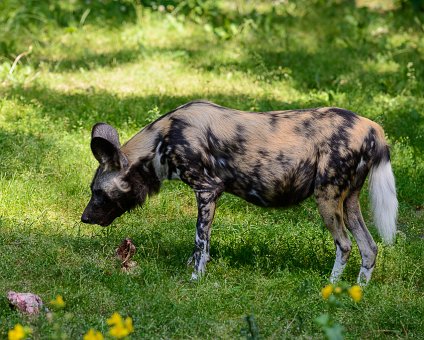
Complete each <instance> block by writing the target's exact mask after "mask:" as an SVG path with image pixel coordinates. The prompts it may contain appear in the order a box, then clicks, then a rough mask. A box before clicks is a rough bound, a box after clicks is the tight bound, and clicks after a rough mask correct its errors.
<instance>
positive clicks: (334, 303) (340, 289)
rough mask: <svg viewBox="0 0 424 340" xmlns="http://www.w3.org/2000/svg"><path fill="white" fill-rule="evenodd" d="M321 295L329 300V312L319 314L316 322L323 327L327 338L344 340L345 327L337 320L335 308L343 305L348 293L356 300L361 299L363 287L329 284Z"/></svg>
mask: <svg viewBox="0 0 424 340" xmlns="http://www.w3.org/2000/svg"><path fill="white" fill-rule="evenodd" d="M321 295H322V297H323V299H324V300H326V301H327V302H328V312H327V313H324V314H321V315H320V316H318V317H317V318H316V319H315V322H316V323H317V324H318V325H319V326H320V327H321V329H322V330H323V332H324V334H325V336H326V337H327V339H329V340H342V339H343V330H344V328H343V326H342V325H341V324H340V323H338V322H337V321H336V320H335V317H334V314H335V309H336V308H339V307H343V297H344V296H346V295H347V296H350V297H351V299H352V300H353V301H355V302H359V301H361V299H362V288H361V287H360V286H358V285H354V286H352V287H348V286H346V285H340V286H334V285H332V284H329V285H327V286H325V287H324V288H322V290H321Z"/></svg>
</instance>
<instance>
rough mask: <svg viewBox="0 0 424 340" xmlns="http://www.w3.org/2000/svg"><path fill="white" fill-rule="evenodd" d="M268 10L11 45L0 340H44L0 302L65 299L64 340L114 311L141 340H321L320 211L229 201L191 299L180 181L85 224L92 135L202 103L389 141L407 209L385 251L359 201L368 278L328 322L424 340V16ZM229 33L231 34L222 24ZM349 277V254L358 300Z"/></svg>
mask: <svg viewBox="0 0 424 340" xmlns="http://www.w3.org/2000/svg"><path fill="white" fill-rule="evenodd" d="M268 3H269V2H262V3H261V6H259V7H258V9H257V12H256V14H255V13H253V12H251V11H252V8H251V7H249V3H246V4H245V3H244V2H242V1H237V2H236V4H238V6H239V8H238V9H239V10H238V12H237V11H235V9H234V7H232V6H231V2H220V4H221V7H220V10H221V12H220V13H221V14H220V15H221V16H217V17H213V18H212V19H214V20H215V21H212V22H214V25H212V26H210V25H205V20H208V17H205V18H206V19H205V18H202V17H196V16H194V19H199V20H197V21H198V23H196V22H194V21H196V20H189V19H188V18H192V19H193V15H194V14H193V13H191V14H190V15H188V14H187V17H180V18H176V16H173V15H171V14H166V13H161V12H159V11H154V10H149V9H144V10H143V11H142V12H140V13H139V17H138V19H137V16H136V15H135V14H134V13H132V14H128V18H127V20H116V21H114V22H111V21H110V18H103V20H104V21H101V20H100V19H101V18H100V19H99V20H94V18H93V19H92V20H91V16H94V15H95V13H94V14H89V16H88V17H87V20H86V22H85V25H78V20H77V22H76V23H74V24H72V25H71V24H63V23H62V24H61V25H56V24H54V23H53V21H52V22H49V24H48V25H45V26H43V28H40V27H38V28H37V27H36V28H34V27H32V26H31V30H30V33H28V32H27V33H25V32H26V31H24V33H23V34H22V35H20V36H19V39H17V40H16V41H14V42H13V43H11V42H10V41H8V40H5V41H4V44H3V45H1V46H0V47H1V48H3V50H5V51H6V52H5V53H4V56H3V57H1V58H0V77H1V78H0V84H1V85H0V338H5V337H6V336H7V331H8V330H9V329H11V328H12V327H13V326H14V325H15V324H16V323H22V324H25V325H29V326H30V327H31V328H32V329H33V333H34V334H33V337H34V338H35V339H50V338H53V337H54V334H53V328H54V325H53V324H52V323H51V322H49V321H48V320H47V318H46V317H45V316H40V317H39V318H28V317H25V316H22V315H20V314H19V313H18V312H16V311H13V310H11V309H10V308H9V307H8V304H7V301H6V299H5V295H6V293H7V291H8V290H15V291H31V292H34V293H37V294H39V295H40V296H41V297H42V299H43V300H44V301H46V302H48V301H50V300H51V299H53V298H54V297H55V296H56V295H57V294H61V295H62V296H63V297H64V299H65V301H66V303H67V305H66V308H65V310H64V311H62V312H58V313H57V315H56V316H55V320H56V321H55V322H56V323H60V324H61V326H60V327H61V329H63V330H64V331H65V332H66V333H67V334H68V336H69V338H71V339H81V338H82V335H83V334H84V333H86V332H87V330H88V329H89V328H95V329H98V330H100V331H102V332H103V333H105V332H107V329H108V326H107V325H106V319H107V318H108V317H109V316H110V315H111V314H112V313H113V312H114V311H118V312H120V313H121V314H122V315H124V316H127V315H128V316H131V317H132V318H133V322H134V326H135V332H134V335H133V338H134V339H139V338H146V339H163V338H172V339H178V338H223V339H233V338H240V337H241V336H242V335H241V334H242V333H241V332H242V330H243V329H246V328H247V323H246V321H245V319H244V318H245V316H247V315H254V318H255V322H256V324H257V326H258V328H259V334H260V336H261V337H262V338H270V339H281V338H299V337H300V338H320V337H323V333H322V331H321V329H320V327H319V326H318V325H317V324H316V323H315V322H314V319H315V318H316V317H317V316H319V315H320V314H322V313H324V312H326V311H327V310H328V306H327V304H326V302H325V301H324V300H323V299H322V298H321V296H320V289H321V288H322V287H323V286H324V285H325V284H326V283H327V280H328V277H329V274H330V271H331V268H332V265H333V261H334V246H333V242H332V239H331V236H330V234H329V233H328V232H327V231H326V230H325V228H324V226H323V223H322V221H321V218H320V216H319V214H318V212H317V209H316V206H315V203H314V201H313V200H312V199H309V200H307V201H306V202H304V203H303V204H301V205H300V206H297V207H293V208H290V209H287V210H276V209H261V208H258V207H255V206H253V205H250V204H248V203H246V202H244V201H242V200H240V199H238V198H235V197H233V196H230V195H224V196H223V197H222V198H221V200H220V202H219V207H218V210H217V214H216V217H215V221H214V225H213V231H212V246H211V255H212V261H211V262H210V263H209V265H208V272H207V275H206V276H205V277H204V278H203V279H202V280H200V281H199V282H196V283H192V282H190V281H189V277H190V273H191V269H190V268H188V267H187V266H186V264H185V263H186V260H187V259H188V257H189V255H190V254H191V251H192V249H193V242H194V231H195V229H194V226H195V222H196V212H197V208H196V205H195V199H194V195H193V193H192V192H191V190H190V189H189V188H188V187H186V186H185V185H184V184H183V183H180V182H167V183H165V184H164V185H163V188H162V191H161V193H160V194H159V195H157V196H155V197H153V198H151V199H150V200H148V202H147V203H146V204H145V206H144V207H143V208H141V209H136V210H135V211H134V212H132V213H129V214H126V215H124V216H122V217H121V218H119V219H118V220H116V222H114V223H113V225H112V226H111V227H108V228H101V227H98V226H87V225H83V224H82V223H80V222H79V219H80V215H81V213H82V211H83V209H84V207H85V204H86V203H87V202H88V200H89V196H90V192H89V184H90V181H91V177H92V175H93V172H94V169H95V168H96V166H97V165H96V162H95V160H94V158H93V157H92V155H91V151H90V147H89V142H90V130H91V127H92V125H93V124H94V123H96V122H98V121H105V122H109V123H111V124H112V125H114V126H115V127H116V128H117V129H118V131H119V132H120V134H121V140H123V141H125V140H127V139H128V138H130V137H131V136H132V135H133V134H134V133H136V132H137V131H138V130H139V129H141V128H142V127H143V126H144V125H145V124H147V123H148V122H150V121H152V120H154V119H155V118H157V117H158V116H159V115H160V114H164V113H166V112H167V111H169V110H171V109H173V108H175V107H177V106H178V105H181V104H183V103H185V102H187V101H189V100H193V99H198V98H205V99H208V100H212V101H215V102H217V103H218V104H221V105H224V106H229V107H234V108H237V109H242V110H272V109H291V108H307V107H316V106H329V105H331V106H339V107H344V108H347V109H350V110H353V111H356V112H358V113H360V114H361V115H364V116H366V117H369V118H370V119H373V120H375V121H376V122H378V123H380V124H381V125H382V126H383V127H384V129H385V131H386V133H387V136H388V139H389V141H390V143H391V145H392V161H393V162H392V163H393V167H394V172H395V176H396V181H397V188H398V198H399V204H400V209H399V222H398V228H399V234H398V237H397V242H396V244H395V245H394V246H393V247H386V246H384V245H383V244H382V243H381V242H380V238H379V237H378V236H377V233H376V232H375V229H374V227H373V223H372V221H371V218H370V214H369V212H368V203H367V197H368V196H367V192H366V190H365V191H364V192H363V195H362V206H363V212H364V216H365V219H366V222H367V224H368V226H369V227H370V230H371V232H372V234H373V235H374V237H375V239H376V241H377V242H378V244H379V247H380V252H379V255H378V260H377V261H378V262H377V267H376V270H375V272H374V276H373V279H372V282H371V284H370V285H369V286H368V287H367V288H366V290H365V292H364V298H363V300H362V301H361V302H359V303H358V304H355V303H353V302H350V301H347V300H346V302H345V304H344V306H343V307H342V308H339V309H338V310H337V312H336V314H335V317H336V319H337V320H338V322H340V323H341V324H342V325H343V327H344V329H345V336H346V338H351V339H356V338H395V337H396V338H411V339H413V338H416V339H418V338H424V329H423V327H422V323H423V320H424V264H423V258H424V242H423V238H424V208H423V204H424V192H423V190H422V189H423V187H424V154H423V153H424V98H423V96H422V94H423V93H424V82H423V79H424V63H423V61H424V34H423V30H424V24H423V23H424V18H423V16H422V15H421V14H420V13H418V12H417V13H410V12H400V11H396V10H391V11H387V12H378V11H371V10H369V9H367V8H355V7H354V6H353V5H346V4H338V2H332V3H331V4H327V2H320V1H316V2H307V3H306V2H301V1H299V2H291V1H290V2H286V3H282V4H280V5H278V7H277V8H276V9H275V10H274V12H272V11H271V7H270V5H269V4H268ZM66 13H67V12H66ZM211 13H212V12H211ZM234 13H236V14H237V15H236V14H234ZM0 15H1V14H0ZM211 15H212V14H211ZM47 18H48V16H47V17H46V20H47ZM222 18H224V19H227V20H230V23H231V22H234V23H235V24H234V25H235V28H236V29H235V30H234V31H231V26H229V24H225V25H224V24H222V25H221V26H220V24H219V22H220V21H219V20H221V19H222ZM224 19H222V20H224ZM231 20H233V21H231ZM249 20H251V21H249ZM267 20H268V21H267ZM217 22H218V23H217ZM223 22H225V21H223ZM102 23H103V24H102ZM220 29H222V30H221V31H220ZM231 32H232V33H231ZM30 44H32V45H33V50H32V52H31V53H30V54H28V55H27V56H26V57H24V58H22V59H21V61H20V62H19V63H18V65H17V67H16V69H15V70H14V72H13V73H12V74H11V75H10V74H9V70H10V67H11V65H12V63H13V60H14V58H15V57H16V56H17V55H18V54H19V53H21V52H24V51H26V50H28V46H29V45H30ZM2 46H3V47H2ZM4 46H6V47H4ZM7 51H9V52H7ZM125 237H131V238H132V239H133V240H134V243H135V244H136V246H137V247H138V252H137V253H136V255H135V260H136V261H137V263H138V267H137V269H136V270H135V272H134V273H132V274H129V275H127V274H124V273H121V272H120V270H119V263H118V262H117V261H116V260H115V259H114V249H115V248H116V247H117V246H118V245H119V243H120V242H121V240H122V239H123V238H125ZM359 266H360V256H359V252H358V250H357V249H356V248H355V249H354V251H353V252H352V256H351V259H350V261H349V264H348V266H347V268H346V271H345V274H344V276H343V279H344V280H345V281H347V282H348V283H350V284H353V283H354V282H355V280H356V275H357V273H358V271H359Z"/></svg>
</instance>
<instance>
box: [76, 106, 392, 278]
mask: <svg viewBox="0 0 424 340" xmlns="http://www.w3.org/2000/svg"><path fill="white" fill-rule="evenodd" d="M91 149H92V151H93V154H94V156H95V158H96V159H97V160H98V161H99V163H100V166H99V167H98V169H97V171H96V174H95V176H94V179H93V182H92V184H91V191H92V197H91V200H90V202H89V203H88V206H87V207H86V209H85V211H84V213H83V215H82V217H81V220H82V221H83V222H85V223H92V224H100V225H102V226H106V225H109V224H110V223H112V221H113V220H114V219H115V218H116V217H118V216H120V215H122V214H123V213H124V212H126V211H128V210H130V209H131V208H133V207H135V206H136V205H141V204H143V202H144V201H145V199H146V196H147V195H152V194H155V193H157V192H158V191H159V188H160V185H161V182H162V180H164V179H181V180H182V181H183V182H185V183H186V184H188V185H189V186H190V187H191V188H193V190H194V193H195V195H196V199H197V204H198V218H197V226H196V228H197V229H196V238H195V248H194V252H193V256H192V257H191V259H192V260H194V272H193V274H192V278H193V279H196V278H197V277H198V275H199V274H202V273H203V272H204V271H205V266H206V262H207V261H208V260H209V246H210V243H209V241H210V234H211V224H212V219H213V217H214V212H215V207H216V202H217V200H218V198H219V197H220V195H221V194H222V193H223V192H229V193H232V194H234V195H237V196H239V197H242V198H244V199H245V200H247V201H249V202H252V203H254V204H257V205H261V206H266V207H283V206H288V205H292V204H296V203H298V202H301V201H302V200H304V199H306V198H307V197H309V196H311V195H312V194H314V196H315V199H316V202H317V205H318V209H319V212H320V214H321V216H322V218H323V220H324V223H325V225H326V226H327V228H328V229H329V230H330V232H331V234H332V236H333V238H334V242H335V246H336V260H335V263H334V267H333V270H332V273H331V277H330V280H331V281H332V282H333V281H336V280H337V279H338V278H339V277H340V275H341V274H342V272H343V269H344V267H345V265H346V262H347V260H348V257H349V254H350V251H351V248H352V243H351V241H350V239H349V236H348V233H347V230H346V227H347V229H348V230H350V232H351V233H352V234H353V236H354V237H355V239H356V242H357V245H358V247H359V251H360V253H361V256H362V266H361V270H360V272H359V276H358V282H360V283H367V282H368V281H369V279H370V278H371V273H372V271H373V269H374V265H375V259H376V255H377V246H376V244H375V242H374V240H373V238H372V237H371V235H370V233H369V232H368V230H367V227H366V226H365V223H364V220H363V218H362V215H361V210H360V206H359V193H360V191H361V188H362V186H363V184H364V182H365V178H366V177H367V174H368V172H370V171H371V176H370V191H371V197H372V203H373V210H374V217H375V222H376V225H377V228H378V231H379V233H380V235H381V236H382V238H383V240H384V241H385V242H387V243H392V242H393V240H394V238H395V233H396V216H397V199H396V191H395V182H394V177H393V172H392V168H391V164H390V156H389V148H388V146H387V143H386V140H385V138H384V132H383V130H382V128H381V127H380V126H379V125H377V124H376V123H374V122H372V121H370V120H368V119H366V118H363V117H360V116H358V115H356V114H354V113H353V112H350V111H347V110H343V109H339V108H333V107H329V108H319V109H309V110H289V111H273V112H263V113H257V112H243V111H237V110H232V109H229V108H225V107H222V106H218V105H216V104H213V103H210V102H206V101H194V102H190V103H188V104H185V105H183V106H180V107H178V108H177V109H175V110H174V111H171V112H169V113H168V114H166V115H164V116H162V117H161V118H159V119H158V120H156V121H155V122H153V123H151V124H149V125H148V126H146V127H145V128H144V129H143V130H141V131H140V132H139V133H137V134H136V135H135V136H134V137H133V138H132V139H130V140H129V141H128V142H127V143H126V144H124V145H123V146H121V145H120V143H119V138H118V133H117V132H116V130H115V129H114V128H113V127H111V126H110V125H107V124H104V123H99V124H96V125H94V127H93V130H92V139H91Z"/></svg>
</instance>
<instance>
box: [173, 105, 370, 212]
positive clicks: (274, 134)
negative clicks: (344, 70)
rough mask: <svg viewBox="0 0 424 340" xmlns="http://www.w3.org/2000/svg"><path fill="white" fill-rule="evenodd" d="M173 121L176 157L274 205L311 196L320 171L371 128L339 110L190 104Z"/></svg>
mask: <svg viewBox="0 0 424 340" xmlns="http://www.w3.org/2000/svg"><path fill="white" fill-rule="evenodd" d="M168 119H169V120H170V140H169V143H170V144H171V145H172V146H173V148H174V149H175V152H177V153H180V154H184V157H192V158H196V159H191V160H190V164H199V165H200V166H201V167H203V168H204V169H206V171H207V172H208V173H209V175H210V176H212V177H217V178H219V179H220V180H222V181H223V183H224V184H225V188H226V191H229V192H231V193H234V194H236V195H238V196H241V197H243V198H245V199H246V200H248V201H251V202H253V203H256V204H259V205H270V206H284V205H289V204H294V203H297V202H299V201H301V200H303V199H305V198H306V197H308V196H310V195H311V194H312V192H313V190H314V186H315V178H316V173H317V172H318V167H319V166H321V168H325V167H326V166H328V162H329V161H330V158H333V159H332V160H333V161H334V160H335V159H334V158H335V157H336V158H337V157H339V156H340V157H341V155H340V153H341V152H342V151H339V150H338V149H339V148H340V149H341V147H342V146H343V145H345V144H346V141H347V140H349V138H350V137H351V135H353V134H355V133H356V134H361V133H360V132H358V131H356V130H358V128H359V130H361V129H362V130H364V127H363V126H362V125H364V126H365V125H366V124H363V122H362V121H361V119H360V118H359V116H357V115H356V114H354V113H352V112H350V111H347V110H342V109H338V108H320V109H310V110H289V111H272V112H262V113H258V112H244V111H237V110H233V109H228V108H225V107H221V106H218V105H215V104H212V103H208V102H192V103H189V104H186V105H184V106H183V107H180V108H179V109H177V110H176V111H175V112H173V113H171V114H170V115H169V117H168ZM358 138H359V137H358ZM345 146H346V145H345ZM354 147H355V148H358V146H356V145H355V146H354ZM321 156H322V158H323V159H321V158H320V157H321ZM358 162H359V160H358ZM336 163H337V161H336ZM351 163H352V162H351Z"/></svg>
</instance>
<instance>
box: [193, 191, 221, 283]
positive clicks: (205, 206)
mask: <svg viewBox="0 0 424 340" xmlns="http://www.w3.org/2000/svg"><path fill="white" fill-rule="evenodd" d="M218 197H219V194H217V192H215V191H200V190H199V191H196V199H197V207H198V215H197V224H196V239H195V242H194V252H193V257H192V259H193V260H194V271H193V274H191V279H192V280H197V278H198V277H199V275H202V274H203V273H204V272H205V269H206V263H207V262H208V261H209V259H210V256H209V248H210V243H209V242H210V236H211V225H212V220H213V217H214V214H215V208H216V201H217V199H218Z"/></svg>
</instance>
